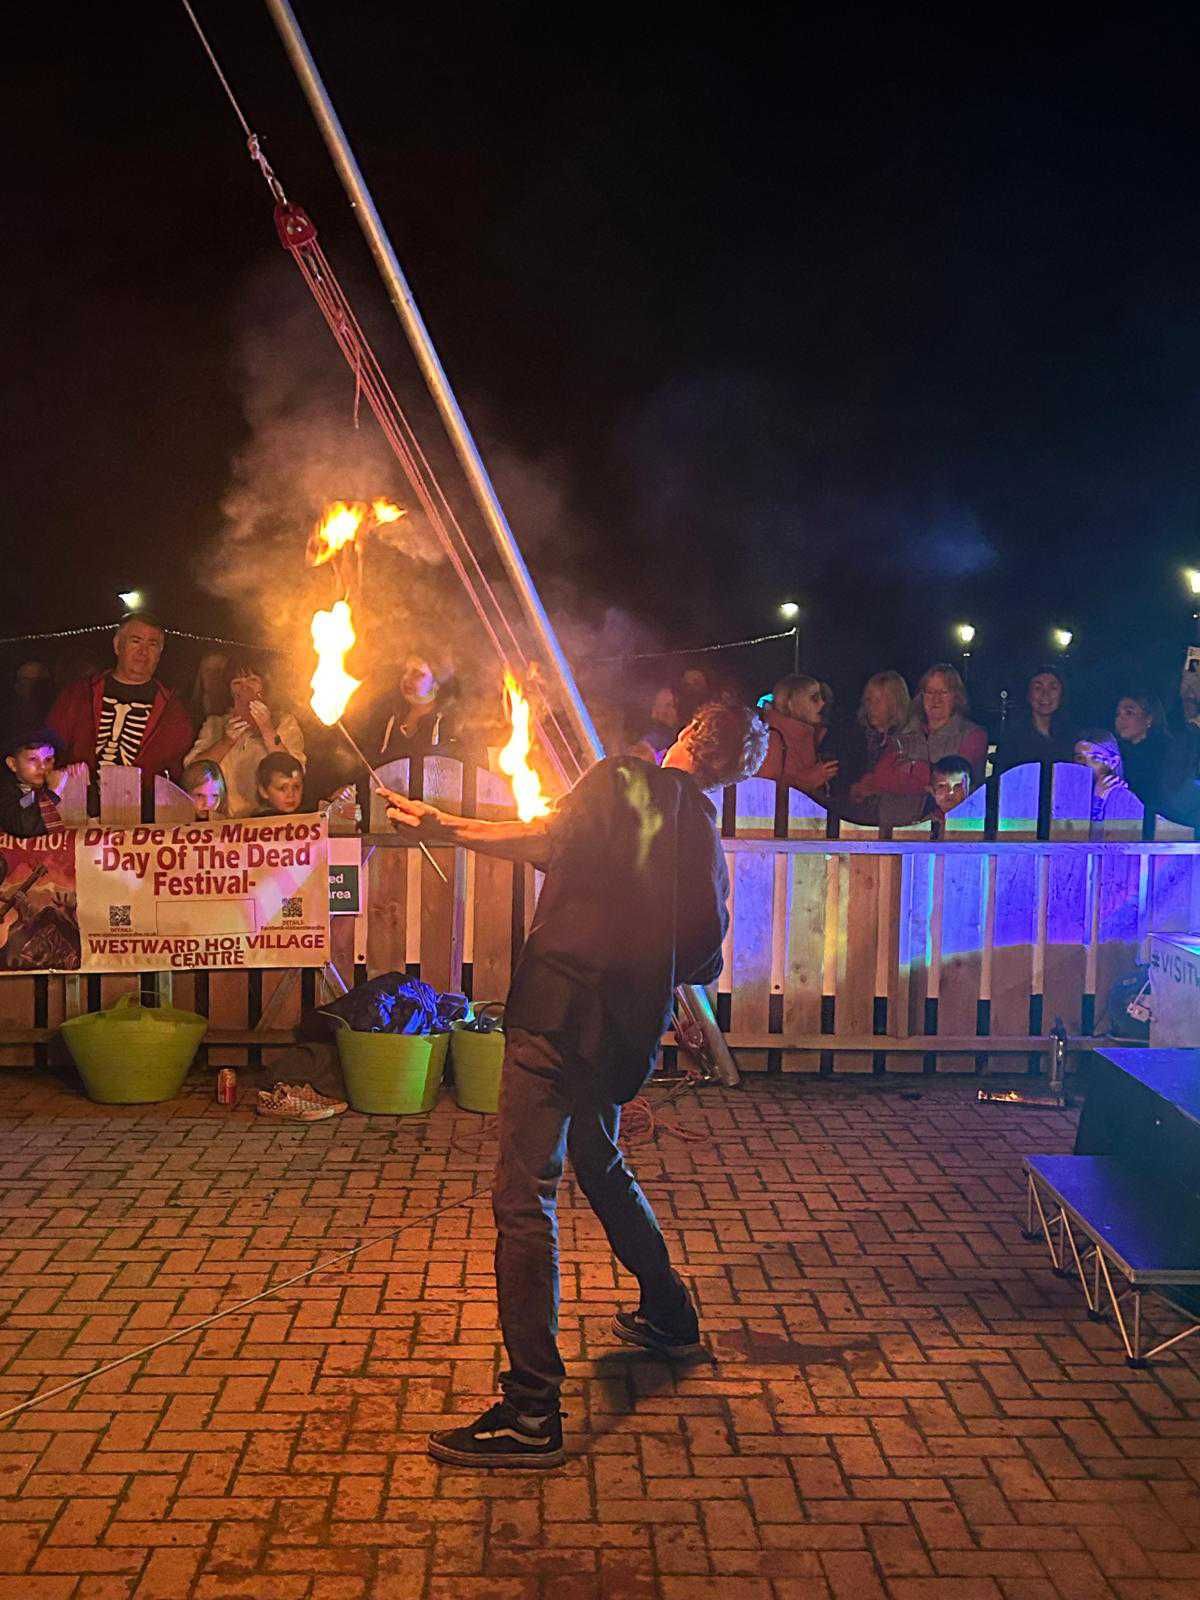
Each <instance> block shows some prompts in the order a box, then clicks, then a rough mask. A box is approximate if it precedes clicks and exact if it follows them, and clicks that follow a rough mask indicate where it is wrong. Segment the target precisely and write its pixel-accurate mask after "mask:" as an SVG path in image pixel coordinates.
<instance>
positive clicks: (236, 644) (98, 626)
mask: <svg viewBox="0 0 1200 1600" xmlns="http://www.w3.org/2000/svg"><path fill="white" fill-rule="evenodd" d="M135 615H136V613H135ZM120 626H121V621H120V619H119V620H118V621H116V622H92V623H89V624H88V626H87V627H86V628H59V629H58V630H57V631H55V632H51V633H12V634H9V636H8V637H7V638H6V639H0V645H5V644H30V643H33V642H36V641H37V640H39V639H78V638H80V637H81V636H82V635H83V634H87V633H112V632H114V631H115V630H116V629H117V628H119V627H120ZM163 632H164V633H165V634H168V635H169V636H170V637H171V638H172V639H197V640H199V642H200V643H201V644H225V645H229V646H230V647H231V648H232V649H234V650H266V651H268V652H269V653H270V654H271V655H275V656H282V655H286V654H287V651H286V650H283V649H281V648H280V647H279V646H278V645H274V644H247V643H246V641H245V640H244V639H222V638H219V637H218V636H217V635H216V634H212V633H189V632H188V631H187V629H186V628H164V629H163Z"/></svg>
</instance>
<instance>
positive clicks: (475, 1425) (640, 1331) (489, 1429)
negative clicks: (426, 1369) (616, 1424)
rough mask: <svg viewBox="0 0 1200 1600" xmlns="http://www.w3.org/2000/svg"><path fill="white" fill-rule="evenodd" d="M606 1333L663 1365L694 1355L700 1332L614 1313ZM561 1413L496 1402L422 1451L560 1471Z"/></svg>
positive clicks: (460, 1460) (480, 1463) (433, 1437)
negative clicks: (532, 1412) (530, 1411)
mask: <svg viewBox="0 0 1200 1600" xmlns="http://www.w3.org/2000/svg"><path fill="white" fill-rule="evenodd" d="M612 1331H613V1332H614V1333H615V1334H616V1336H617V1338H618V1339H623V1340H624V1341H625V1343H626V1344H635V1345H637V1346H638V1347H639V1348H640V1349H642V1350H646V1351H649V1352H650V1353H651V1354H652V1355H656V1356H663V1357H665V1358H666V1359H667V1360H669V1361H684V1360H687V1359H688V1358H689V1357H690V1356H697V1355H700V1354H701V1353H702V1351H703V1349H704V1346H703V1345H702V1344H701V1343H700V1329H699V1326H698V1325H697V1324H696V1323H695V1321H694V1319H693V1324H692V1326H691V1327H690V1328H687V1329H674V1330H672V1329H666V1328H659V1327H656V1326H655V1324H654V1323H653V1322H651V1321H649V1319H648V1318H646V1317H644V1316H642V1314H641V1312H640V1311H618V1312H617V1314H616V1316H615V1317H614V1318H613V1320H612ZM562 1415H563V1414H562V1412H561V1411H559V1410H558V1409H557V1408H556V1409H555V1410H554V1411H552V1412H550V1413H548V1414H547V1415H544V1416H536V1415H527V1414H525V1413H523V1412H521V1411H520V1410H519V1409H518V1408H517V1407H516V1406H515V1405H514V1404H513V1403H512V1401H510V1400H500V1401H498V1402H497V1403H496V1405H494V1406H491V1407H489V1409H488V1410H487V1411H485V1412H484V1413H483V1415H482V1416H481V1417H477V1418H476V1419H475V1421H474V1422H471V1423H468V1424H467V1426H466V1427H463V1428H448V1429H447V1430H446V1431H445V1432H444V1433H433V1434H430V1436H429V1442H428V1447H427V1448H428V1450H429V1454H430V1455H431V1456H432V1457H433V1459H434V1460H435V1461H441V1462H444V1463H445V1464H446V1465H448V1466H453V1467H525V1468H546V1467H560V1466H561V1465H562V1463H563V1461H564V1460H565V1459H566V1457H565V1455H564V1452H563V1442H562Z"/></svg>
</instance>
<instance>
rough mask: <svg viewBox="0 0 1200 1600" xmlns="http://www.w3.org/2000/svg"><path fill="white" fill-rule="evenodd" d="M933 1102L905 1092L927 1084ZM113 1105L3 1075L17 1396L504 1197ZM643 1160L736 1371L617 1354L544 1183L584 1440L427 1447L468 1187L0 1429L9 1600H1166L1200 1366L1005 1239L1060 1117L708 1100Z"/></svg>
mask: <svg viewBox="0 0 1200 1600" xmlns="http://www.w3.org/2000/svg"><path fill="white" fill-rule="evenodd" d="M914 1094H916V1095H918V1096H919V1098H908V1096H912V1095H914ZM209 1096H210V1090H209V1088H208V1085H207V1083H204V1082H201V1081H197V1083H196V1086H195V1088H194V1089H190V1090H189V1091H188V1092H187V1093H186V1094H185V1095H184V1096H183V1097H182V1098H180V1099H179V1100H177V1101H176V1102H174V1103H173V1104H171V1105H168V1106H163V1107H148V1108H144V1109H137V1108H130V1109H126V1110H120V1109H102V1108H100V1107H94V1106H91V1105H89V1104H88V1103H87V1102H86V1101H83V1100H81V1099H80V1098H78V1097H77V1096H76V1095H74V1094H73V1093H72V1092H70V1091H69V1090H68V1089H66V1088H63V1087H62V1086H60V1085H59V1084H57V1083H56V1082H54V1081H53V1080H49V1079H45V1078H43V1079H41V1080H39V1079H37V1078H35V1077H34V1076H33V1075H32V1074H28V1075H27V1074H22V1073H19V1072H13V1071H8V1072H5V1073H3V1074H0V1208H2V1216H0V1225H2V1233H0V1308H2V1310H3V1312H4V1321H3V1326H2V1329H0V1392H2V1395H3V1399H2V1400H0V1405H6V1404H11V1403H12V1402H13V1400H14V1399H18V1398H21V1397H23V1396H25V1395H27V1394H29V1393H31V1392H32V1391H33V1390H34V1389H35V1388H40V1387H48V1386H50V1384H51V1383H52V1382H53V1381H54V1380H55V1379H58V1378H60V1377H62V1376H65V1375H69V1374H72V1373H75V1372H78V1371H80V1370H82V1369H84V1368H86V1367H89V1366H91V1365H96V1364H100V1363H102V1362H104V1361H106V1360H109V1359H112V1358H113V1357H115V1356H117V1355H119V1354H120V1353H122V1352H123V1351H128V1350H131V1349H136V1348H138V1347H139V1346H142V1345H145V1344H148V1343H150V1342H152V1341H153V1340H155V1339H156V1338H161V1337H162V1336H163V1335H164V1334H165V1333H166V1332H168V1331H169V1330H170V1329H172V1328H173V1327H179V1326H182V1325H184V1324H186V1323H188V1322H191V1321H195V1320H197V1319H199V1318H201V1317H203V1316H205V1315H207V1314H209V1313H211V1312H213V1311H215V1310H217V1309H218V1308H220V1307H222V1306H224V1305H226V1304H228V1303H230V1302H231V1301H232V1300H234V1299H236V1298H238V1297H242V1296H246V1295H248V1294H252V1293H255V1292H257V1291H258V1290H260V1289H262V1288H264V1287H265V1286H267V1285H269V1284H271V1283H272V1282H278V1281H280V1280H281V1279H283V1278H285V1277H287V1276H288V1275H290V1274H292V1273H295V1272H297V1271H300V1270H302V1269H303V1268H305V1267H307V1266H309V1265H311V1264H312V1263H313V1262H314V1261H316V1260H318V1259H320V1258H321V1257H323V1256H325V1255H329V1254H332V1253H334V1252H335V1250H336V1249H337V1248H338V1247H343V1248H344V1247H348V1246H350V1245H352V1244H355V1243H358V1242H360V1241H361V1240H362V1239H363V1238H364V1237H367V1236H370V1235H373V1234H380V1233H386V1232H387V1230H389V1229H391V1228H394V1227H395V1226H397V1225H398V1224H399V1223H400V1222H401V1221H402V1219H404V1218H405V1217H416V1218H419V1217H421V1216H422V1215H423V1214H424V1213H426V1212H428V1211H430V1210H431V1209H432V1208H434V1207H435V1206H437V1205H440V1204H444V1203H445V1202H447V1201H450V1200H455V1199H461V1198H462V1197H464V1196H466V1195H468V1194H469V1193H470V1191H471V1190H472V1189H473V1187H474V1186H475V1185H477V1184H480V1183H483V1182H486V1175H487V1170H488V1166H489V1157H490V1139H489V1135H488V1133H487V1131H486V1124H485V1122H484V1119H480V1118H476V1117H471V1116H469V1115H466V1114H456V1113H455V1112H454V1111H453V1110H452V1109H451V1108H450V1107H448V1106H445V1105H443V1106H442V1107H440V1108H439V1110H438V1111H437V1112H436V1113H435V1114H434V1115H433V1116H432V1117H430V1118H428V1119H417V1120H409V1121H405V1122H392V1121H390V1120H382V1119H375V1120H371V1119H367V1118H364V1117H358V1116H353V1115H351V1116H347V1117H345V1118H343V1119H342V1120H341V1121H340V1122H337V1123H332V1124H324V1125H318V1126H311V1127H298V1126H294V1125H285V1126H280V1125H273V1124H263V1123H261V1122H255V1120H254V1119H253V1118H252V1117H251V1116H250V1115H249V1114H248V1113H247V1112H245V1111H242V1110H238V1111H236V1112H230V1111H226V1110H224V1109H222V1108H220V1107H218V1106H217V1105H215V1104H214V1103H213V1101H212V1100H211V1098H210V1097H209ZM668 1115H669V1116H671V1117H673V1118H677V1119H678V1121H679V1123H680V1124H682V1125H686V1126H687V1127H689V1128H695V1129H703V1130H705V1131H706V1132H707V1134H708V1135H709V1137H708V1138H707V1139H706V1140H705V1141H704V1142H703V1143H700V1144H691V1143H685V1142H683V1141H681V1140H680V1139H679V1138H677V1137H675V1136H673V1135H671V1134H670V1133H666V1134H661V1135H660V1136H659V1137H658V1138H657V1139H656V1140H655V1142H654V1143H652V1144H649V1145H644V1146H642V1147H641V1148H640V1149H639V1151H638V1161H639V1166H640V1168H641V1170H642V1172H643V1174H644V1176H645V1177H646V1179H647V1187H648V1189H649V1190H650V1192H651V1195H652V1197H653V1199H654V1202H655V1204H656V1206H657V1207H658V1208H659V1214H660V1216H661V1217H662V1219H663V1222H664V1224H665V1226H666V1228H667V1231H668V1233H669V1235H670V1238H671V1242H672V1245H673V1247H674V1249H675V1250H676V1252H677V1255H678V1258H679V1260H680V1263H681V1265H682V1266H683V1269H684V1271H685V1272H686V1273H687V1274H688V1276H689V1277H690V1279H691V1281H692V1282H693V1283H694V1284H695V1285H696V1288H697V1289H698V1291H699V1295H700V1297H701V1300H702V1302H703V1306H704V1314H705V1324H706V1327H707V1329H708V1331H709V1333H710V1334H711V1336H712V1339H713V1343H714V1347H715V1350H716V1353H717V1356H718V1357H719V1361H718V1364H716V1365H714V1366H703V1367H699V1368H692V1369H690V1370H689V1371H687V1372H686V1373H678V1374H676V1373H672V1372H671V1371H670V1370H669V1369H667V1368H664V1367H662V1366H659V1365H655V1364H653V1363H650V1362H647V1361H645V1360H642V1359H639V1358H638V1357H637V1356H636V1355H635V1354H634V1353H632V1352H627V1351H625V1350H624V1349H623V1348H621V1347H615V1345H614V1341H613V1339H612V1338H611V1336H610V1334H609V1332H608V1327H607V1325H608V1319H609V1316H610V1314H611V1309H612V1305H613V1301H614V1299H615V1298H618V1297H619V1293H620V1291H621V1290H627V1286H626V1285H624V1284H619V1283H618V1281H617V1279H616V1278H615V1277H614V1272H613V1267H612V1264H611V1260H610V1257H609V1255H608V1253H607V1251H606V1249H605V1247H604V1243H603V1240H602V1238H601V1236H600V1233H599V1230H598V1229H597V1227H596V1225H595V1223H594V1222H593V1221H592V1219H591V1217H590V1214H588V1213H587V1212H586V1210H585V1209H582V1208H581V1206H580V1204H579V1200H578V1197H577V1195H576V1193H575V1191H574V1190H573V1188H568V1189H567V1192H566V1194H565V1196H564V1205H563V1219H564V1229H563V1236H564V1237H563V1278H564V1305H563V1322H564V1348H565V1353H566V1354H567V1355H568V1357H569V1365H570V1372H571V1380H570V1389H569V1392H568V1395H567V1400H566V1404H567V1407H568V1409H569V1411H570V1413H571V1416H570V1421H569V1434H570V1438H569V1444H570V1445H571V1447H572V1449H571V1456H570V1460H569V1463H568V1465H567V1466H566V1467H565V1468H564V1469H563V1470H562V1471H560V1472H557V1473H551V1474H547V1475H545V1476H541V1475H537V1474H520V1475H507V1476H505V1475H496V1476H492V1477H486V1476H481V1475H476V1474H469V1473H464V1472H455V1471H451V1470H447V1469H438V1468H435V1467H434V1466H433V1465H432V1464H431V1463H430V1462H429V1461H428V1460H427V1459H426V1457H425V1455H424V1452H423V1435H424V1433H425V1432H426V1431H427V1430H428V1429H429V1428H430V1427H431V1426H435V1425H437V1424H439V1423H444V1422H445V1419H446V1418H447V1417H449V1416H452V1415H464V1416H465V1415H467V1414H468V1413H472V1412H473V1411H474V1410H475V1409H477V1408H478V1407H479V1406H480V1405H481V1404H482V1403H483V1402H484V1401H485V1400H486V1399H489V1398H490V1397H491V1396H492V1393H493V1385H494V1379H495V1371H496V1363H497V1355H498V1348H497V1337H496V1327H495V1320H494V1312H493V1305H492V1299H491V1279H490V1250H491V1244H492V1232H491V1223H490V1215H489V1209H488V1205H487V1201H486V1198H482V1197H481V1198H479V1199H475V1200H470V1201H468V1202H467V1203H465V1204H463V1205H460V1206H459V1207H458V1208H457V1209H455V1210H452V1211H450V1212H448V1213H447V1214H446V1215H445V1216H443V1217H441V1218H440V1219H439V1220H437V1222H436V1223H434V1224H429V1223H418V1224H417V1225H416V1226H414V1227H412V1228H410V1229H409V1230H408V1231H407V1232H406V1233H404V1234H402V1235H401V1236H400V1237H399V1238H398V1239H396V1240H395V1241H394V1242H389V1243H386V1244H383V1245H380V1246H376V1247H374V1248H373V1249H372V1250H370V1251H368V1252H367V1253H366V1254H364V1255H362V1256H360V1257H358V1258H357V1259H356V1260H355V1261H353V1262H352V1263H349V1264H348V1265H347V1266H346V1267H344V1268H342V1269H339V1270H337V1271H335V1272H331V1273H329V1274H328V1275H322V1276H320V1277H318V1278H316V1279H315V1280H314V1281H311V1282H309V1283H307V1284H304V1285H301V1286H298V1287H297V1288H294V1289H292V1290H289V1291H285V1292H284V1293H283V1294H282V1295H281V1296H280V1297H279V1298H278V1299H273V1300H271V1301H269V1302H267V1303H265V1304H263V1305H260V1306H258V1307H256V1308H254V1309H253V1310H252V1311H250V1312H244V1313H239V1314H237V1315H235V1316H232V1317H230V1318H229V1319H228V1320H226V1321H223V1322H220V1323H218V1324H216V1325H215V1326H213V1327H211V1328H210V1329H208V1330H206V1331H204V1332H201V1333H197V1334H189V1335H188V1336H187V1337H186V1338H184V1339H182V1340H181V1341H180V1342H178V1343H176V1344H174V1345H168V1346H165V1347H164V1348H162V1349H160V1350H158V1351H156V1352H154V1353H152V1354H149V1355H147V1356H144V1357H142V1358H140V1359H139V1360H138V1361H137V1362H136V1363H131V1364H130V1365H128V1366H125V1367H123V1368H120V1369H119V1370H117V1371H115V1372H113V1373H111V1374H109V1375H107V1376H105V1377H102V1378H99V1379H96V1380H95V1381H93V1382H92V1383H90V1384H89V1385H88V1386H87V1387H86V1388H84V1389H82V1390H78V1391H76V1392H74V1393H73V1394H70V1395H68V1396H64V1397H63V1398H61V1399H59V1400H56V1401H52V1402H50V1403H49V1404H47V1405H45V1406H43V1407H41V1408H39V1409H36V1410H34V1411H32V1412H29V1413H26V1414H24V1415H22V1416H21V1417H18V1418H16V1419H14V1420H13V1421H10V1422H7V1423H4V1424H0V1492H2V1493H3V1495H4V1500H3V1521H0V1600H8V1597H13V1596H15V1597H18V1600H67V1597H68V1596H69V1597H72V1600H85V1597H87V1600H102V1597H103V1600H118V1597H132V1596H136V1597H137V1600H184V1597H186V1596H201V1597H205V1600H222V1597H226V1596H228V1597H233V1596H257V1595H261V1596H266V1597H269V1600H293V1597H296V1600H299V1597H301V1596H304V1597H311V1600H359V1597H367V1596H374V1597H378V1600H384V1597H388V1600H399V1597H404V1600H408V1597H413V1600H416V1597H421V1600H457V1597H459V1596H463V1597H469V1600H484V1597H488V1600H525V1597H530V1600H532V1597H541V1596H547V1597H552V1600H596V1597H599V1596H601V1595H603V1596H605V1597H606V1600H706V1597H710V1596H712V1597H718V1600H818V1597H827V1596H832V1597H835V1600H882V1597H885V1596H887V1597H890V1600H1113V1597H1120V1600H1184V1597H1192V1600H1194V1597H1197V1596H1200V1497H1198V1494H1197V1478H1198V1476H1200V1384H1198V1383H1197V1378H1196V1374H1195V1372H1194V1371H1193V1369H1192V1368H1191V1367H1190V1366H1188V1365H1187V1364H1185V1362H1184V1361H1182V1360H1180V1359H1178V1358H1176V1359H1171V1358H1167V1359H1164V1360H1163V1361H1162V1363H1161V1364H1160V1365H1158V1366H1157V1367H1156V1368H1154V1369H1152V1370H1150V1371H1146V1372H1131V1371H1129V1370H1128V1369H1127V1368H1126V1367H1125V1365H1124V1364H1123V1361H1122V1360H1121V1358H1120V1356H1119V1354H1118V1347H1117V1343H1116V1340H1115V1337H1114V1335H1113V1334H1112V1332H1111V1330H1109V1329H1107V1328H1104V1327H1100V1326H1096V1325H1093V1324H1090V1323H1088V1322H1087V1321H1086V1319H1085V1318H1084V1317H1083V1315H1082V1314H1081V1311H1080V1308H1079V1304H1078V1302H1077V1299H1076V1297H1075V1295H1074V1293H1073V1291H1072V1290H1071V1288H1070V1286H1069V1285H1067V1284H1065V1283H1062V1282H1060V1281H1058V1280H1056V1279H1055V1278H1054V1277H1053V1276H1052V1275H1051V1274H1050V1272H1049V1271H1048V1269H1047V1267H1046V1265H1045V1264H1044V1258H1043V1257H1042V1256H1041V1255H1040V1253H1039V1251H1038V1249H1037V1248H1035V1247H1034V1246H1031V1245H1028V1244H1025V1243H1023V1242H1022V1240H1021V1238H1020V1236H1019V1233H1018V1231H1017V1218H1018V1214H1019V1212H1020V1207H1021V1199H1020V1195H1021V1190H1020V1183H1019V1159H1018V1158H1019V1155H1020V1153H1021V1152H1023V1151H1026V1150H1062V1149H1066V1148H1069V1144H1070V1139H1071V1135H1072V1123H1071V1118H1070V1117H1069V1116H1068V1115H1066V1114H1061V1113H1053V1112H1028V1111H1022V1110H1018V1109H1016V1108H1012V1107H999V1106H992V1107H980V1106H979V1105H977V1104H976V1103H975V1101H974V1099H973V1089H972V1087H971V1086H970V1085H969V1084H968V1083H965V1082H964V1083H956V1082H949V1081H945V1080H943V1081H940V1082H933V1083H930V1084H928V1085H926V1084H925V1083H924V1082H921V1083H920V1084H918V1085H916V1086H914V1085H913V1083H912V1081H911V1080H906V1081H900V1082H892V1081H890V1080H882V1081H880V1080H876V1081H873V1082H849V1083H841V1082H838V1083H831V1082H817V1081H811V1080H807V1081H806V1080H803V1079H791V1078H789V1079H783V1080H779V1079H774V1080H770V1081H761V1080H760V1081H756V1082H753V1083H751V1084H750V1085H748V1087H747V1088H746V1089H744V1090H743V1091H742V1092H740V1093H727V1092H725V1091H722V1090H720V1089H712V1088H710V1089H706V1090H704V1091H702V1092H701V1094H700V1095H699V1096H692V1097H690V1098H689V1099H687V1100H685V1101H683V1102H681V1105H680V1107H679V1108H678V1109H677V1110H676V1109H674V1108H673V1109H672V1111H671V1112H670V1113H668Z"/></svg>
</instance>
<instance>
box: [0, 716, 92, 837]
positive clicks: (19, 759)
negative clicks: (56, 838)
mask: <svg viewBox="0 0 1200 1600" xmlns="http://www.w3.org/2000/svg"><path fill="white" fill-rule="evenodd" d="M54 762H55V744H54V736H53V734H52V733H51V732H50V731H49V729H47V728H39V729H37V730H35V731H34V732H33V733H24V734H19V735H17V736H16V737H14V738H13V739H11V740H10V741H9V743H8V746H7V748H6V749H5V751H4V767H3V769H2V770H0V832H4V833H7V834H10V835H11V836H12V837H13V838H14V839H34V838H37V837H38V836H40V835H41V834H44V833H48V832H49V831H50V829H51V828H61V827H62V817H61V815H60V813H59V809H58V803H59V801H60V799H61V798H62V793H63V790H64V789H65V788H66V786H67V780H68V778H70V777H72V776H75V775H79V776H80V777H82V778H83V780H84V781H85V782H86V781H87V767H86V765H85V764H84V763H83V762H82V761H80V762H76V763H75V764H74V765H73V766H69V767H63V768H61V769H60V768H58V767H56V766H55V764H54Z"/></svg>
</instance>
